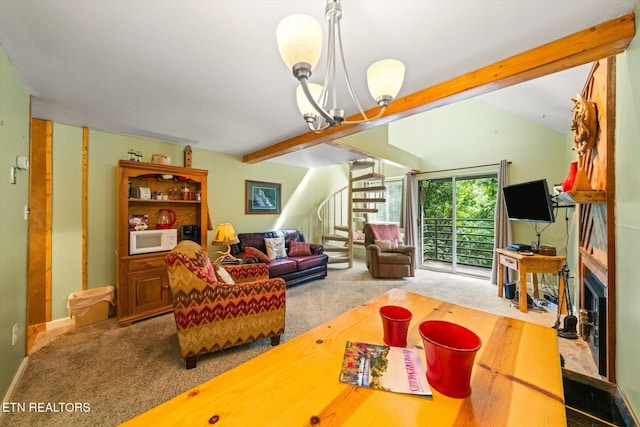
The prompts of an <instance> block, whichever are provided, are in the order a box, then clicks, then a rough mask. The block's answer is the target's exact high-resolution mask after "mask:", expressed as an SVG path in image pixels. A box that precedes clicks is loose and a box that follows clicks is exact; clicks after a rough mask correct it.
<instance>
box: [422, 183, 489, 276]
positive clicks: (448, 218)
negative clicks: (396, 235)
mask: <svg viewBox="0 0 640 427" xmlns="http://www.w3.org/2000/svg"><path fill="white" fill-rule="evenodd" d="M419 188H420V194H421V196H420V202H421V208H422V209H421V215H422V224H421V228H422V230H421V232H422V266H423V267H425V268H431V269H437V270H440V271H449V272H452V273H467V274H474V275H480V276H488V275H489V274H490V273H491V262H492V259H493V240H494V236H493V234H494V215H495V204H496V196H497V192H498V177H497V174H495V173H491V174H483V175H476V176H464V177H463V176H459V177H456V176H452V177H447V178H438V179H426V180H421V181H420V182H419Z"/></svg>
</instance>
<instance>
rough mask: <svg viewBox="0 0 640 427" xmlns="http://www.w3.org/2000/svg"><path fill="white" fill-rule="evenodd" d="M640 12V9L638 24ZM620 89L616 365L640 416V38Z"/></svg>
mask: <svg viewBox="0 0 640 427" xmlns="http://www.w3.org/2000/svg"><path fill="white" fill-rule="evenodd" d="M638 18H640V14H639V13H638V12H636V23H637V22H639V21H638ZM616 83H617V90H616V98H617V99H616V147H615V151H616V157H615V163H616V171H615V178H616V206H615V209H616V213H615V215H616V218H615V230H616V306H617V310H616V327H617V345H616V369H617V382H618V385H619V386H620V389H621V390H622V393H623V394H624V395H625V396H626V398H627V399H628V400H629V402H630V404H631V406H632V408H633V409H634V412H635V413H636V415H637V416H640V369H639V368H638V362H637V360H638V354H640V339H638V338H640V310H639V309H638V305H639V304H640V281H639V279H638V278H639V277H640V263H639V262H638V260H640V246H639V245H638V242H640V218H639V215H638V214H639V213H640V168H639V167H638V161H639V160H640V38H639V37H638V36H636V37H635V38H634V39H633V41H632V42H631V45H630V46H629V48H628V49H627V51H626V52H625V53H623V54H621V55H618V57H617V81H616Z"/></svg>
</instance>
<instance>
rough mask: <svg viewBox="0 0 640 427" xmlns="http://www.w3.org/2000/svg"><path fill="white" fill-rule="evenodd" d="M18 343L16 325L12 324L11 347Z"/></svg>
mask: <svg viewBox="0 0 640 427" xmlns="http://www.w3.org/2000/svg"><path fill="white" fill-rule="evenodd" d="M17 341H18V324H17V323H16V324H14V325H13V328H11V345H16V342H17Z"/></svg>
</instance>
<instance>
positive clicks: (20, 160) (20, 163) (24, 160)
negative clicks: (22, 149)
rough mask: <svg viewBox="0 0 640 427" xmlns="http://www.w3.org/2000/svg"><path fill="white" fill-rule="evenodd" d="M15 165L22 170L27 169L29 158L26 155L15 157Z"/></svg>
mask: <svg viewBox="0 0 640 427" xmlns="http://www.w3.org/2000/svg"><path fill="white" fill-rule="evenodd" d="M16 167H17V168H18V169H22V170H29V158H28V157H27V156H18V157H16Z"/></svg>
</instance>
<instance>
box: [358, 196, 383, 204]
mask: <svg viewBox="0 0 640 427" xmlns="http://www.w3.org/2000/svg"><path fill="white" fill-rule="evenodd" d="M351 200H352V201H353V203H384V202H386V201H387V199H385V198H384V197H354V198H353V199H351Z"/></svg>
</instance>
